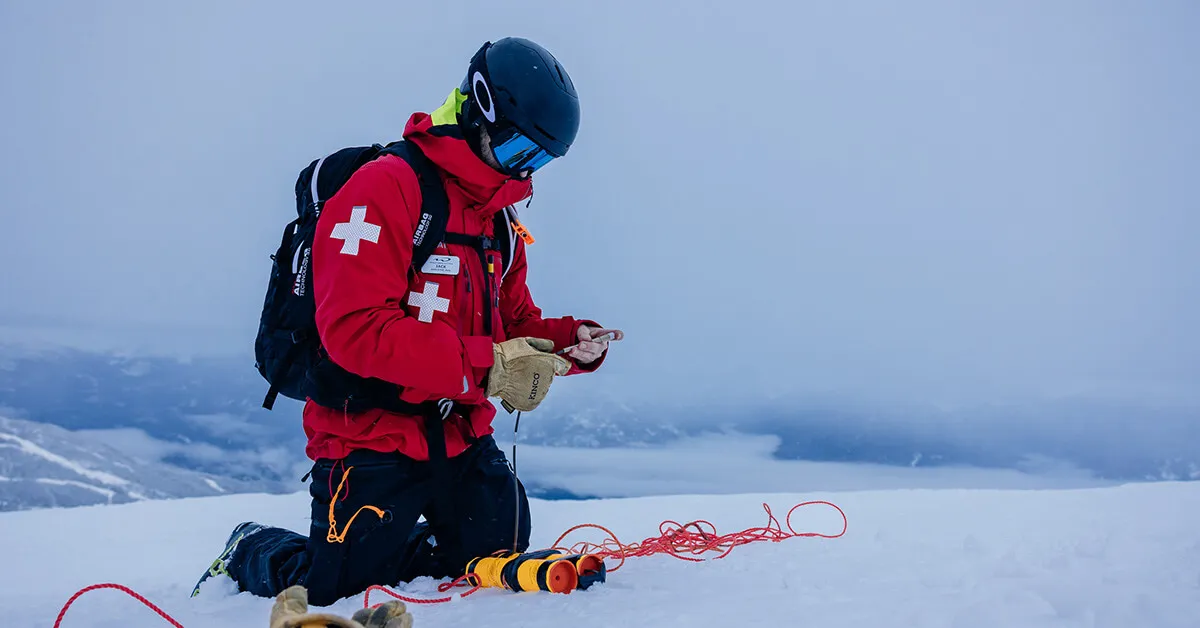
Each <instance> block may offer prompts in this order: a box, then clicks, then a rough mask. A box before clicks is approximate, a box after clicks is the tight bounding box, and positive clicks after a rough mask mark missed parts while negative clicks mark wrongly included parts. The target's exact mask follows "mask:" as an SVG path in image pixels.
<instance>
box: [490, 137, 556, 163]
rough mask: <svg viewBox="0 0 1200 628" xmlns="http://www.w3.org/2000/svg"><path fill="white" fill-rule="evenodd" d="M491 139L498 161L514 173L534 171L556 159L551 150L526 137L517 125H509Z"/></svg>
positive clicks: (493, 152)
mask: <svg viewBox="0 0 1200 628" xmlns="http://www.w3.org/2000/svg"><path fill="white" fill-rule="evenodd" d="M491 140H492V154H493V155H495V156H496V161H497V162H499V163H500V167H501V168H504V169H505V170H507V171H508V172H510V173H513V174H517V173H520V172H522V171H525V170H528V171H529V172H534V171H536V170H537V169H538V168H541V167H542V166H544V165H546V164H548V163H550V162H551V161H552V160H553V159H554V155H552V154H550V151H547V150H546V149H544V148H542V147H541V146H539V145H538V143H537V142H535V141H533V140H531V139H529V138H528V137H526V136H525V135H524V134H522V133H521V132H520V131H518V130H517V129H516V127H512V126H509V127H508V128H506V129H504V130H502V131H499V132H497V133H496V134H495V135H493V136H492V138H491Z"/></svg>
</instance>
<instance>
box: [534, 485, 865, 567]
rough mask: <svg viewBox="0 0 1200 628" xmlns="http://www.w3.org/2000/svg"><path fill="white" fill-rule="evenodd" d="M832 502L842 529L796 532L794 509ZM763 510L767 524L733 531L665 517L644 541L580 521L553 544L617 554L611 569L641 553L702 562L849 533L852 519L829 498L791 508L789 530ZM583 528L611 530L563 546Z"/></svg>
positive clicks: (577, 550) (611, 555) (568, 549)
mask: <svg viewBox="0 0 1200 628" xmlns="http://www.w3.org/2000/svg"><path fill="white" fill-rule="evenodd" d="M815 505H821V506H829V507H830V508H833V509H834V510H836V511H837V513H838V514H839V515H841V517H842V529H841V531H839V532H838V533H836V534H824V533H821V532H796V530H795V528H793V527H792V522H791V520H792V513H794V512H796V510H798V509H800V508H801V507H804V506H815ZM762 506H763V510H765V511H767V525H766V526H764V527H761V528H749V529H746V530H742V531H741V532H733V533H731V534H724V535H721V534H717V528H716V526H714V525H713V524H712V523H710V522H708V521H704V520H698V521H693V522H691V523H687V524H681V523H678V522H676V521H669V520H668V521H664V522H662V523H661V524H659V526H658V531H659V536H655V537H650V538H648V539H645V540H643V541H642V542H641V543H630V544H628V545H625V544H623V543H621V542H620V541H619V540H617V535H615V534H613V532H612V530H609V529H608V528H605V527H604V526H599V525H596V524H594V523H584V524H580V525H577V526H575V527H573V528H571V529H569V530H567V531H566V532H563V534H562V536H560V537H558V540H557V541H555V542H554V547H555V548H559V549H562V550H563V551H566V552H568V553H571V554H595V555H596V556H599V557H601V558H616V559H619V560H620V562H618V563H617V565H616V566H615V567H613V568H611V569H609V570H608V571H616V570H618V569H620V568H621V567H622V566H623V565H624V564H625V559H626V558H636V557H642V556H653V555H655V554H667V555H669V556H674V557H675V558H678V559H680V560H686V561H691V562H702V561H703V560H704V559H703V558H697V557H698V556H701V555H703V554H705V553H707V552H720V555H718V556H716V557H715V558H725V557H726V556H728V555H729V553H730V552H732V551H733V549H734V548H735V547H740V546H742V545H748V544H750V543H757V542H760V541H771V542H773V543H778V542H780V541H785V540H787V539H791V538H800V537H819V538H824V539H836V538H838V537H840V536H842V535H843V534H845V533H846V529H847V527H848V526H849V522H848V520H847V519H846V513H845V512H843V511H842V509H841V508H839V507H838V505H837V504H834V503H832V502H827V501H809V502H803V503H800V504H796V505H795V506H792V509H791V510H789V511H788V514H787V516H786V517H784V523H783V525H786V526H787V530H784V529H783V525H781V524H780V523H779V519H777V518H776V517H775V514H774V513H773V512H771V507H770V506H769V505H767V504H765V503H764V504H763V505H762ZM583 528H595V529H598V530H602V531H604V532H605V533H607V534H608V538H607V539H605V540H604V541H602V542H600V543H590V542H587V541H581V542H579V543H576V544H574V545H572V546H570V547H563V546H562V545H561V544H562V541H563V539H565V538H567V536H568V535H570V534H571V533H572V532H574V531H576V530H581V529H583Z"/></svg>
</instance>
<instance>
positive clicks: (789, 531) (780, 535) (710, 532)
mask: <svg viewBox="0 0 1200 628" xmlns="http://www.w3.org/2000/svg"><path fill="white" fill-rule="evenodd" d="M805 506H828V507H830V508H832V509H834V510H835V511H837V513H838V514H839V515H841V517H842V529H841V530H840V531H838V532H836V533H834V534H826V533H822V532H797V531H796V530H795V528H793V527H792V513H794V512H796V511H797V510H799V509H800V508H803V507H805ZM762 507H763V510H765V511H766V512H767V525H765V526H763V527H759V528H747V529H745V530H742V531H740V532H733V533H730V534H717V528H716V526H714V525H713V524H712V523H710V522H708V521H704V520H698V521H692V522H690V523H686V524H681V523H678V522H675V521H670V520H668V521H664V522H662V523H661V524H659V526H658V531H659V535H658V536H655V537H650V538H648V539H645V540H643V541H641V542H640V543H630V544H628V545H626V544H623V543H621V542H620V541H619V540H618V539H617V535H616V534H613V532H612V530H609V529H608V528H606V527H604V526H601V525H597V524H594V523H583V524H580V525H577V526H574V527H572V528H571V529H569V530H567V531H566V532H563V533H562V536H560V537H558V540H556V541H555V542H554V548H555V549H560V550H563V551H565V552H567V553H571V554H594V555H596V556H599V557H601V558H611V559H618V560H619V562H618V563H617V565H616V566H615V567H612V568H610V569H608V571H610V572H612V571H616V570H618V569H620V568H621V567H622V566H623V565H624V564H625V559H627V558H638V557H644V556H653V555H655V554H666V555H668V556H673V557H675V558H678V559H680V560H686V561H691V562H703V561H704V560H705V558H703V555H704V554H707V553H711V552H720V553H719V554H718V555H717V556H714V557H713V559H714V560H715V559H718V558H725V557H726V556H728V555H729V553H730V552H732V551H733V550H734V548H736V547H741V546H743V545H748V544H750V543H758V542H762V541H770V542H772V543H779V542H781V541H786V540H787V539H793V538H804V537H808V538H812V537H817V538H823V539H836V538H839V537H841V536H842V535H844V534H846V529H847V528H848V527H849V521H848V520H847V519H846V513H845V512H844V511H843V510H842V509H841V508H840V507H838V505H837V504H834V503H833V502H828V501H824V500H816V501H808V502H802V503H799V504H796V505H795V506H792V508H791V510H789V511H788V513H787V516H785V517H784V518H783V522H782V523H781V522H780V521H779V519H778V518H776V517H775V514H774V513H773V512H772V511H771V507H770V506H769V505H768V504H766V503H764V504H763V505H762ZM785 526H786V529H785ZM587 528H592V529H596V530H601V531H603V532H604V533H606V534H607V535H608V538H606V539H605V540H604V541H602V542H600V543H592V542H588V541H580V542H578V543H575V544H574V545H572V546H570V547H562V545H561V544H562V542H563V540H564V539H566V538H567V537H568V536H570V534H571V533H572V532H575V531H577V530H583V529H587ZM469 576H470V574H465V575H462V576H459V577H458V578H455V579H454V580H453V581H451V582H445V583H442V584H440V585H438V592H439V593H446V592H448V591H450V590H451V589H454V588H457V587H461V586H471V585H470V584H469V583H468V582H467V578H468V577H469ZM96 589H117V590H118V591H122V592H124V593H127V594H129V596H130V597H132V598H134V599H135V600H137V601H139V602H141V603H142V604H145V605H146V607H148V608H149V609H150V610H152V611H154V612H156V613H158V615H159V616H160V617H162V618H163V619H164V620H166V622H167V623H169V624H171V625H172V626H174V627H175V628H183V625H182V624H180V623H179V622H178V621H175V618H173V617H171V616H170V615H168V614H167V612H166V611H164V610H162V609H161V608H159V607H157V606H155V605H154V604H153V603H152V602H150V600H147V599H146V598H144V597H142V596H141V595H140V594H138V593H136V592H135V591H133V590H132V589H130V588H129V587H126V586H123V585H120V584H113V583H104V584H93V585H91V586H88V587H84V588H82V589H80V590H79V591H78V592H76V593H75V595H72V596H71V599H69V600H67V603H66V604H64V605H63V607H62V610H61V611H59V612H58V618H57V619H55V620H54V628H61V624H62V620H63V617H65V616H66V614H67V609H69V608H71V605H72V604H74V603H75V600H77V599H79V598H80V596H82V595H83V594H85V593H87V592H89V591H95V590H96ZM479 589H480V587H479V586H474V587H472V588H471V589H469V590H467V591H466V592H463V593H458V594H454V595H446V596H443V597H437V598H417V597H411V596H407V595H404V594H401V593H397V592H396V591H393V590H392V589H390V588H388V587H383V586H379V585H372V586H370V587H368V588H367V590H366V593H365V594H364V595H363V608H370V605H371V602H370V600H371V592H372V591H380V592H382V593H386V594H387V595H390V596H392V597H394V598H396V599H398V600H402V601H404V602H407V603H410V604H443V603H446V602H450V601H453V600H454V598H456V597H457V598H460V599H461V598H465V597H467V596H468V595H471V594H472V593H475V592H477V591H479Z"/></svg>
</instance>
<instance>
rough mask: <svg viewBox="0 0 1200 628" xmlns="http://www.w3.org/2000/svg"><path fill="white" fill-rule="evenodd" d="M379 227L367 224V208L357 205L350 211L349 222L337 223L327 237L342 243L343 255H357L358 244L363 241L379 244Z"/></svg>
mask: <svg viewBox="0 0 1200 628" xmlns="http://www.w3.org/2000/svg"><path fill="white" fill-rule="evenodd" d="M381 231H382V229H381V228H380V227H379V225H374V224H371V223H369V222H367V206H366V205H358V206H356V207H354V208H352V209H351V210H350V222H339V223H338V224H336V225H334V226H333V232H332V233H330V234H329V237H331V238H333V239H335V240H341V241H342V251H341V252H342V254H343V255H358V244H359V243H360V242H362V241H363V240H366V241H367V242H371V243H373V244H379V233H380V232H381Z"/></svg>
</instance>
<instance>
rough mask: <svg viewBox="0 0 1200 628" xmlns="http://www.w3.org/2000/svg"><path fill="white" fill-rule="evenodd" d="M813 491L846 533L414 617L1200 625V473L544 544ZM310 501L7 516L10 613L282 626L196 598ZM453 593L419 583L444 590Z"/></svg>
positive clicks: (4, 579)
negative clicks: (236, 555) (106, 585)
mask: <svg viewBox="0 0 1200 628" xmlns="http://www.w3.org/2000/svg"><path fill="white" fill-rule="evenodd" d="M810 499H829V500H831V501H833V502H836V503H837V504H839V505H840V506H841V507H842V508H843V509H844V510H845V512H846V515H847V516H848V517H849V522H850V525H849V530H848V532H847V533H846V535H845V536H844V537H842V538H840V539H836V540H825V539H809V538H801V539H791V540H787V541H784V542H782V543H759V544H754V545H749V546H744V547H740V548H737V549H736V550H734V551H733V553H732V554H731V555H730V556H729V557H727V558H725V559H722V560H710V561H706V562H703V563H689V562H684V561H681V560H678V559H675V558H672V557H670V556H655V557H650V558H638V559H631V560H630V561H628V562H627V563H626V564H625V566H624V567H623V568H621V569H620V570H618V571H616V572H615V573H611V574H610V575H609V578H608V581H607V582H606V583H605V584H602V585H598V586H596V587H593V588H592V589H589V590H587V591H579V592H575V593H572V594H571V595H551V594H546V593H522V594H515V593H510V592H505V591H498V590H486V591H482V592H480V593H477V594H475V595H472V596H470V597H468V598H465V599H462V600H457V601H455V602H452V603H449V604H441V605H436V606H411V607H410V608H411V610H412V612H413V614H414V615H415V620H416V623H415V625H416V626H418V627H420V628H427V627H437V626H479V625H487V626H504V627H510V626H529V627H533V628H539V627H546V628H551V627H553V628H561V627H562V626H609V625H639V626H656V627H657V626H688V627H695V628H703V627H709V626H711V627H720V628H730V627H743V626H770V627H773V628H775V627H779V626H822V627H832V626H855V627H858V626H935V627H943V626H944V627H960V626H961V627H970V628H986V627H989V626H997V627H999V626H1013V627H1020V628H1034V627H1038V626H1055V627H1062V626H1081V627H1082V626H1113V627H1117V626H1155V627H1159V628H1170V627H1179V628H1183V627H1189V628H1194V627H1195V626H1196V625H1197V618H1200V536H1198V535H1197V533H1196V530H1197V529H1200V484H1197V483H1158V484H1138V485H1126V486H1120V487H1110V488H1096V489H1080V490H957V489H955V490H950V489H943V490H892V491H863V492H850V493H840V494H836V495H829V494H825V495H820V494H808V495H782V494H776V495H722V496H678V497H654V498H637V499H613V500H595V501H583V502H565V501H560V502H546V501H540V500H535V501H534V502H533V504H532V508H533V510H534V512H533V516H534V538H533V542H534V544H535V545H537V546H545V545H548V544H550V543H553V542H554V540H555V539H556V538H557V537H558V536H559V534H560V533H561V532H563V531H564V530H566V529H567V528H569V527H571V526H573V525H575V524H578V523H587V522H592V523H599V524H601V525H604V526H606V527H608V528H610V529H611V530H612V531H613V532H615V533H616V534H617V536H618V537H620V539H621V540H622V541H623V542H626V543H628V542H631V541H638V540H641V539H644V538H647V537H652V536H657V535H658V534H659V532H658V524H659V522H660V521H662V520H665V519H672V520H674V521H678V522H688V521H692V520H698V519H705V520H708V521H711V522H712V523H713V524H714V525H715V526H716V527H717V530H718V531H719V532H722V533H725V532H734V531H738V530H742V529H745V528H749V527H754V526H762V525H765V524H766V514H765V513H764V512H763V510H762V504H763V503H764V502H765V503H769V504H771V506H772V507H773V509H774V511H775V513H776V514H777V515H779V516H782V515H783V514H784V513H786V512H787V509H788V508H790V507H791V506H792V505H793V504H795V503H798V502H800V501H806V500H810ZM308 507H309V506H308V499H307V496H306V495H305V494H302V493H301V494H294V495H230V496H224V497H214V498H193V499H182V500H175V501H154V502H138V503H133V504H126V505H119V506H97V507H87V508H75V509H66V510H63V509H60V510H38V511H28V512H13V513H4V514H0V535H2V536H3V538H6V539H9V540H10V549H9V551H8V552H7V554H8V564H7V565H6V566H5V567H6V568H5V569H4V570H3V571H2V572H0V607H2V608H4V609H5V611H6V620H7V624H8V625H13V626H49V625H52V624H53V621H54V617H55V614H56V613H57V612H58V610H59V609H60V608H61V606H62V604H63V603H64V602H65V601H66V600H67V598H68V597H70V596H71V594H73V593H74V592H75V591H76V590H78V589H80V588H82V587H84V586H86V585H89V584H92V583H96V582H117V583H121V584H125V585H128V586H130V587H132V588H134V589H135V590H137V591H138V592H140V593H142V594H144V595H146V596H147V597H149V598H150V599H151V600H152V601H154V602H155V603H157V604H159V605H160V606H162V607H163V608H164V610H166V611H167V612H168V613H170V614H171V615H172V616H174V617H175V618H176V619H177V620H179V621H180V622H181V623H182V624H183V625H184V626H186V627H187V628H204V627H213V628H233V627H246V628H254V627H261V628H265V627H266V625H267V616H268V613H269V611H270V606H271V602H270V601H269V600H266V599H261V598H255V597H252V596H250V595H248V594H235V593H234V592H233V587H232V584H231V583H230V582H229V581H228V580H227V579H225V578H218V579H213V580H210V581H209V582H208V583H207V584H206V586H205V588H204V589H203V590H202V592H201V595H200V596H199V597H197V598H195V599H190V598H189V597H188V594H189V593H190V590H191V587H192V585H193V583H194V582H195V580H196V578H197V577H198V576H199V574H200V573H201V572H202V571H203V570H204V569H205V567H206V566H207V565H208V564H209V563H210V562H211V560H212V559H213V558H214V557H215V555H216V554H217V553H218V552H219V551H220V548H221V546H222V545H223V543H224V540H225V538H226V536H227V535H228V533H229V530H230V529H231V528H232V527H233V526H234V525H235V524H237V523H238V522H240V521H243V520H248V519H254V520H258V521H261V522H264V523H268V524H272V525H283V526H288V527H291V528H292V529H295V530H304V529H306V527H307V520H306V518H307V513H308ZM841 523H842V522H841V517H840V516H839V515H838V514H837V513H836V512H835V511H833V510H832V509H828V508H822V507H812V508H811V509H810V508H807V507H806V508H803V509H800V510H797V511H796V513H795V514H794V515H793V516H792V521H791V524H792V526H793V527H795V528H796V530H797V531H804V530H811V531H817V532H828V533H836V532H837V531H838V530H839V529H840V528H841ZM571 539H572V540H583V539H582V538H578V539H576V537H575V536H573V537H571ZM594 540H598V539H594ZM436 584H437V583H435V582H433V581H431V580H428V579H425V580H418V581H417V582H414V583H410V584H407V585H403V586H402V587H401V588H402V589H403V590H404V591H405V592H406V593H408V594H409V595H414V596H427V597H433V596H435V595H436V593H435V590H436ZM384 599H385V598H383V597H382V596H379V597H376V596H373V597H372V602H376V601H379V602H382V601H384ZM362 602H363V598H362V596H361V595H359V596H356V597H354V598H350V599H346V600H342V601H340V602H338V603H337V604H336V605H334V606H333V607H332V610H334V611H335V612H340V613H344V614H345V615H347V616H348V615H350V614H351V613H352V612H353V611H354V610H355V609H356V608H358V607H360V606H361V605H362ZM62 625H63V626H64V628H84V627H99V626H104V627H116V626H121V627H128V626H147V627H159V626H166V625H167V624H166V623H165V622H164V621H163V620H162V619H161V618H159V617H158V616H157V615H155V614H154V613H152V612H151V611H149V610H148V609H146V608H145V607H143V606H142V605H141V604H139V603H138V602H136V601H134V600H132V599H130V598H128V597H127V596H125V595H124V594H121V593H119V592H115V591H95V592H91V593H89V594H87V595H85V596H84V597H82V598H80V599H79V600H78V601H77V602H76V603H75V605H74V606H72V608H71V610H70V611H69V612H68V613H67V615H66V617H65V619H64V621H63V624H62Z"/></svg>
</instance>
